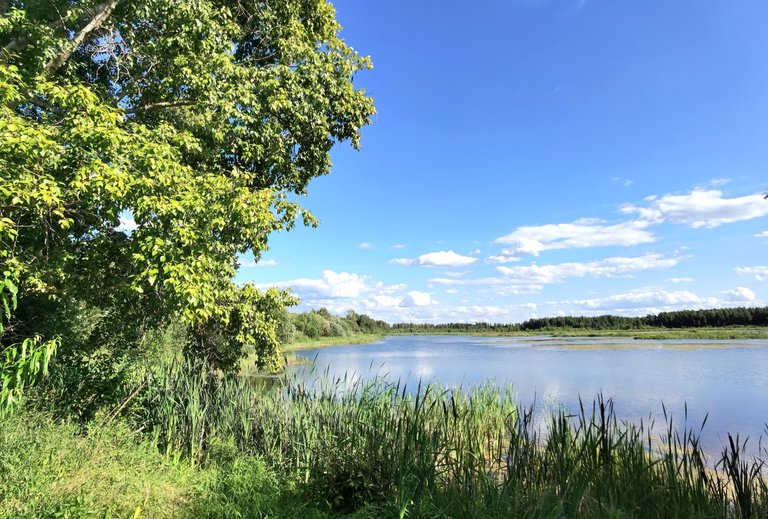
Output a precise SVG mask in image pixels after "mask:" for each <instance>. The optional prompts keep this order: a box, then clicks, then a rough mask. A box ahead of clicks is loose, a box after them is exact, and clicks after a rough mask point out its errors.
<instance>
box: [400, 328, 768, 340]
mask: <svg viewBox="0 0 768 519" xmlns="http://www.w3.org/2000/svg"><path fill="white" fill-rule="evenodd" d="M391 334H392V335H470V336H475V337H532V336H541V335H551V336H553V337H630V338H636V339H659V340H664V339H667V340H671V339H715V340H718V339H768V327H749V326H733V327H712V328H634V329H627V330H599V329H593V328H555V329H541V330H535V331H525V332H493V331H488V332H473V331H460V330H459V331H429V332H423V333H422V332H414V333H411V332H408V333H402V332H397V331H394V332H391Z"/></svg>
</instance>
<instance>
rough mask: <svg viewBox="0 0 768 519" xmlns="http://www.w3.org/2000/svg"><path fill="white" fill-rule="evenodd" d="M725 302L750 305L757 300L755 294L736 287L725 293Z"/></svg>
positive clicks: (746, 289)
mask: <svg viewBox="0 0 768 519" xmlns="http://www.w3.org/2000/svg"><path fill="white" fill-rule="evenodd" d="M723 296H725V300H726V301H729V302H732V303H749V302H751V301H754V300H755V293H754V292H752V291H751V290H750V289H748V288H746V287H736V288H735V289H733V290H726V291H725V292H723Z"/></svg>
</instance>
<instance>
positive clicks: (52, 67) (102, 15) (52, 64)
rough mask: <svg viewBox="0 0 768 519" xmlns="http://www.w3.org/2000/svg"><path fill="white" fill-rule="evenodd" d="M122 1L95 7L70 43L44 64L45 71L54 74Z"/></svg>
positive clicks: (113, 0) (112, 0)
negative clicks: (92, 14) (91, 15)
mask: <svg viewBox="0 0 768 519" xmlns="http://www.w3.org/2000/svg"><path fill="white" fill-rule="evenodd" d="M122 1H123V0H110V1H108V2H105V3H103V4H100V5H98V6H96V9H95V14H94V16H93V18H91V21H90V22H88V23H87V24H86V26H85V27H83V28H82V29H80V31H79V32H78V33H77V34H76V35H75V37H74V38H73V39H72V41H70V42H68V43H67V44H66V45H65V46H64V48H63V49H62V50H61V51H59V53H58V54H56V55H55V56H54V57H53V58H52V59H51V60H50V61H49V62H48V63H46V64H45V70H46V71H47V72H49V73H53V72H56V71H57V70H58V69H59V68H61V67H62V66H63V65H64V64H65V63H66V62H67V61H68V60H69V58H70V57H71V56H72V53H73V52H75V50H76V49H77V48H78V47H79V46H80V45H81V44H82V43H83V42H84V41H85V39H86V38H87V37H88V35H89V34H91V33H92V32H93V31H95V30H97V29H98V28H99V27H101V26H102V24H103V23H104V22H105V21H107V19H108V18H109V17H110V16H111V15H112V12H113V11H114V10H115V8H116V7H117V6H118V5H119V4H120V2H122Z"/></svg>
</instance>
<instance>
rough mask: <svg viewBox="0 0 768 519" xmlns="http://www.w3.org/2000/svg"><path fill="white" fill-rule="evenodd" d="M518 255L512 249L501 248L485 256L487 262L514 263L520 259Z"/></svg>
mask: <svg viewBox="0 0 768 519" xmlns="http://www.w3.org/2000/svg"><path fill="white" fill-rule="evenodd" d="M520 259H521V258H520V256H518V255H517V254H516V251H514V250H513V249H501V252H499V253H498V254H494V255H492V256H488V257H487V258H485V261H486V262H487V263H514V262H516V261H520Z"/></svg>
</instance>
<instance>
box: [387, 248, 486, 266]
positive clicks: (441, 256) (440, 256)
mask: <svg viewBox="0 0 768 519" xmlns="http://www.w3.org/2000/svg"><path fill="white" fill-rule="evenodd" d="M476 261H477V258H472V257H470V256H462V255H461V254H456V253H455V252H453V251H452V250H449V251H439V252H430V253H428V254H422V255H421V256H419V257H418V258H416V259H408V258H397V259H393V260H391V261H390V263H393V264H395V265H418V266H424V267H466V266H467V265H471V264H472V263H474V262H476Z"/></svg>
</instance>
